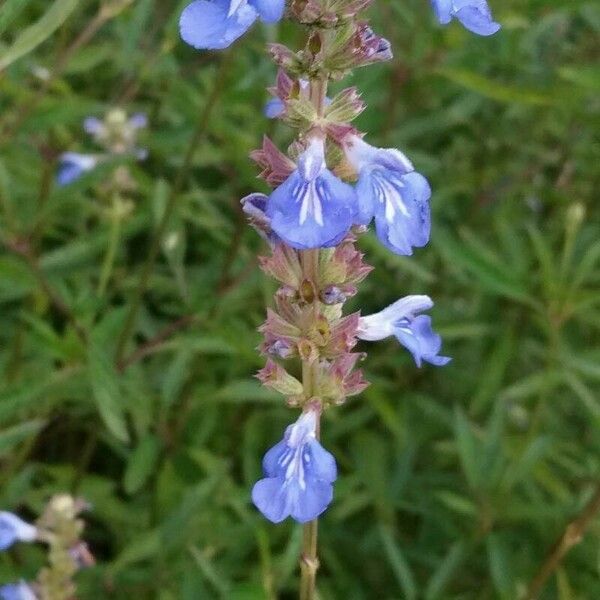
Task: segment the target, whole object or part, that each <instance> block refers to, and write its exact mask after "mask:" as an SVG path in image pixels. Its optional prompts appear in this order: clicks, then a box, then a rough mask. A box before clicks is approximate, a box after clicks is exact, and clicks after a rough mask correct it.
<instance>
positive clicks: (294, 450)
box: [252, 409, 337, 523]
mask: <svg viewBox="0 0 600 600" xmlns="http://www.w3.org/2000/svg"><path fill="white" fill-rule="evenodd" d="M317 418H318V415H317V413H316V411H315V410H312V409H309V410H308V411H306V412H305V413H303V414H302V415H301V417H300V418H299V419H298V420H297V421H296V422H295V423H294V424H293V425H290V426H289V427H288V428H287V429H286V432H285V435H284V438H283V440H282V441H281V442H279V443H278V444H277V445H276V446H274V447H273V448H271V449H270V450H269V451H268V452H267V453H266V454H265V457H264V459H263V470H264V472H265V475H266V477H265V478H264V479H261V480H260V481H258V482H257V483H256V484H255V486H254V488H253V490H252V501H253V502H254V504H255V505H256V507H257V508H258V509H259V510H260V512H261V513H262V514H263V515H264V516H265V517H266V518H267V519H269V521H272V522H273V523H280V522H281V521H283V520H284V519H286V518H287V517H292V519H294V520H295V521H298V522H299V523H307V522H308V521H312V520H313V519H316V518H317V517H318V516H319V515H320V514H321V513H323V512H324V511H325V510H326V509H327V507H328V506H329V504H330V503H331V501H332V500H333V485H332V484H333V482H334V481H335V480H336V478H337V467H336V464H335V459H334V458H333V456H332V455H331V454H330V453H329V452H327V450H325V449H324V448H323V446H321V444H320V443H319V442H318V441H317V438H316V435H317V434H316V430H317Z"/></svg>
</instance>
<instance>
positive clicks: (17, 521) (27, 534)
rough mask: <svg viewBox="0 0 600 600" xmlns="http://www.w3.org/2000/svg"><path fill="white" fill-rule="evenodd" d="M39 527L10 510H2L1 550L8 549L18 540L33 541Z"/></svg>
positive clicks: (0, 516) (0, 518)
mask: <svg viewBox="0 0 600 600" xmlns="http://www.w3.org/2000/svg"><path fill="white" fill-rule="evenodd" d="M36 537H37V529H36V528H35V527H34V526H33V525H30V524H29V523H26V522H25V521H23V519H21V518H20V517H18V516H17V515H14V514H13V513H10V512H5V511H2V512H0V550H6V549H7V548H9V547H10V546H12V545H13V544H14V543H15V542H16V541H21V542H32V541H33V540H35V539H36Z"/></svg>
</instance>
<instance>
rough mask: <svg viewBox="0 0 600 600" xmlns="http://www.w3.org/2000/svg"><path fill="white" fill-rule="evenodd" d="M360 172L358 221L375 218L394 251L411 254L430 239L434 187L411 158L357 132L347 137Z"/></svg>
mask: <svg viewBox="0 0 600 600" xmlns="http://www.w3.org/2000/svg"><path fill="white" fill-rule="evenodd" d="M343 146H344V150H345V152H346V156H347V158H348V160H349V162H350V163H351V164H352V166H353V167H354V168H355V169H356V171H357V172H358V183H357V184H356V192H357V195H358V222H359V223H361V224H363V225H368V224H369V223H370V221H371V219H373V218H375V229H376V232H377V237H378V238H379V239H380V241H381V242H382V244H384V245H385V246H386V247H387V248H389V249H390V250H391V251H392V252H395V253H396V254H401V255H405V256H407V255H411V254H412V252H413V250H412V249H413V247H417V248H421V247H423V246H425V245H426V244H427V242H429V234H430V231H431V216H430V210H429V198H430V197H431V188H430V187H429V183H427V180H426V179H425V177H423V176H422V175H420V174H419V173H417V172H415V170H414V167H413V166H412V164H411V162H410V161H409V160H408V158H406V156H404V154H402V152H400V151H399V150H394V149H382V148H374V147H373V146H371V145H370V144H367V143H366V142H364V141H363V140H362V139H361V138H359V137H358V136H356V135H349V136H347V137H346V138H345V139H344V141H343Z"/></svg>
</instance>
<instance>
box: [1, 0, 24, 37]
mask: <svg viewBox="0 0 600 600" xmlns="http://www.w3.org/2000/svg"><path fill="white" fill-rule="evenodd" d="M30 3H31V0H5V1H4V3H3V4H2V5H1V6H0V35H2V33H3V32H4V31H5V30H6V28H7V27H8V26H9V25H10V24H11V23H12V22H13V21H14V20H15V19H16V18H17V17H18V16H19V13H21V12H23V10H24V9H25V8H27V6H28V5H29V4H30Z"/></svg>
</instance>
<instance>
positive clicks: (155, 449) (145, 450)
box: [123, 434, 160, 494]
mask: <svg viewBox="0 0 600 600" xmlns="http://www.w3.org/2000/svg"><path fill="white" fill-rule="evenodd" d="M159 451H160V444H159V441H158V439H157V438H156V437H155V436H154V435H151V434H149V435H147V436H146V437H145V438H144V439H142V440H141V441H140V443H139V445H138V446H137V448H136V449H135V450H134V451H133V452H132V453H131V455H130V456H129V460H128V462H127V468H126V469H125V475H124V476H123V487H124V489H125V491H126V492H127V493H128V494H135V493H136V492H137V491H138V490H140V489H141V488H142V487H143V486H144V484H145V483H146V482H147V481H148V479H149V477H150V476H151V475H152V473H153V472H154V469H155V467H156V463H157V460H158V456H159Z"/></svg>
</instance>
